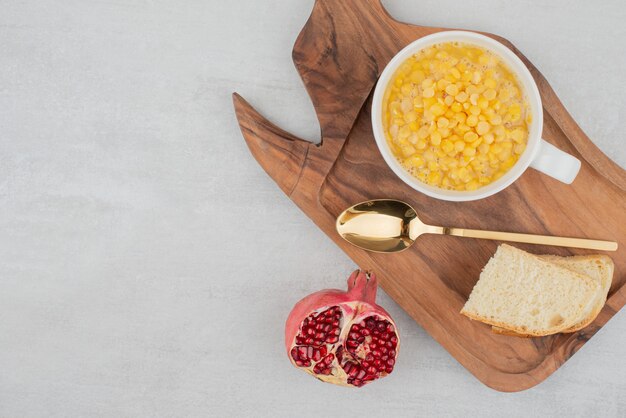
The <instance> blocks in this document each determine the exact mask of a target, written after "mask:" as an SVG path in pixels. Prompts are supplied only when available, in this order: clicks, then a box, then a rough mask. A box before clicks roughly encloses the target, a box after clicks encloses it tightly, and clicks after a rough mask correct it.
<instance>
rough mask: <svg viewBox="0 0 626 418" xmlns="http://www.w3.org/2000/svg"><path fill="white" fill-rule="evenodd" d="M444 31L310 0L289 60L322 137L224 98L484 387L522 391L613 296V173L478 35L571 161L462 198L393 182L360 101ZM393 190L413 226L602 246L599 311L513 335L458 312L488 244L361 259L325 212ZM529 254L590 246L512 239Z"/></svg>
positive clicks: (292, 181) (564, 115)
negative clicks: (561, 174)
mask: <svg viewBox="0 0 626 418" xmlns="http://www.w3.org/2000/svg"><path fill="white" fill-rule="evenodd" d="M441 30H446V29H442V28H429V27H423V26H414V25H409V24H404V23H400V22H397V21H395V20H394V19H392V18H391V17H390V16H389V15H388V14H387V13H386V11H385V10H384V8H383V7H382V5H381V4H380V2H379V1H377V0H370V1H362V0H317V1H316V3H315V6H314V8H313V12H312V14H311V16H310V18H309V20H308V22H307V23H306V25H305V27H304V28H303V30H302V32H301V33H300V36H299V37H298V39H297V40H296V43H295V46H294V49H293V59H294V63H295V65H296V68H297V70H298V72H299V73H300V75H301V77H302V80H303V81H304V84H305V87H306V89H307V91H308V93H309V95H310V97H311V100H312V101H313V104H314V106H315V110H316V112H317V115H318V118H319V121H320V126H321V129H322V143H321V145H316V144H311V143H309V142H307V141H304V140H301V139H299V138H296V137H294V136H293V135H290V134H289V133H287V132H285V131H283V130H282V129H280V128H278V127H276V126H275V125H273V124H271V123H270V122H269V121H267V120H266V119H265V118H263V117H262V116H261V115H260V114H259V113H257V112H256V111H255V110H254V109H253V108H252V107H251V106H250V105H249V104H248V103H247V102H246V101H245V100H244V99H243V98H241V97H240V96H239V95H237V94H235V95H234V103H235V109H236V113H237V117H238V120H239V124H240V126H241V129H242V133H243V136H244V138H245V140H246V141H247V143H248V146H249V148H250V150H251V152H252V154H253V155H254V157H255V158H256V159H257V161H258V162H259V163H260V164H261V166H262V167H263V168H264V169H265V170H266V171H267V173H268V174H269V175H270V176H271V177H272V178H273V179H274V180H275V181H276V182H277V183H278V185H279V186H280V188H281V189H282V190H283V191H284V192H285V193H286V194H287V195H288V196H289V197H290V198H291V199H292V200H293V201H294V202H295V203H296V204H297V205H298V206H299V207H300V208H301V209H302V210H303V211H304V212H305V213H306V214H307V215H308V216H309V217H310V218H311V219H312V220H313V221H314V222H315V223H316V224H317V225H318V226H319V227H320V228H321V229H322V230H323V231H324V232H325V233H326V234H327V235H328V236H329V237H330V238H331V239H332V240H333V241H334V242H335V243H336V244H337V245H338V246H339V247H340V248H341V249H342V250H343V251H345V252H346V254H348V255H349V256H350V257H351V258H352V259H353V260H354V261H355V262H356V263H357V264H358V265H359V266H360V267H361V268H364V269H370V270H373V271H376V272H377V274H379V276H380V279H381V280H380V283H381V286H382V287H383V289H384V290H385V291H386V292H387V293H388V294H389V295H390V296H391V297H392V298H393V299H394V300H395V301H396V302H397V303H398V304H399V305H400V306H401V307H402V308H403V309H404V310H406V311H407V312H408V313H409V315H411V317H413V318H414V319H415V321H417V322H418V323H419V324H420V325H421V326H422V327H424V328H425V329H426V330H427V331H428V332H429V333H430V334H431V335H432V336H433V338H435V339H436V340H437V341H438V342H439V343H440V344H441V345H442V346H443V347H444V348H445V349H446V350H448V351H449V352H450V353H451V354H452V355H453V356H454V357H455V358H456V359H457V360H458V361H459V362H460V363H461V364H463V365H464V366H465V367H466V368H467V369H468V370H469V371H470V372H471V373H472V374H474V375H475V376H476V377H477V378H478V379H480V380H481V381H482V382H483V383H485V384H486V385H488V386H490V387H492V388H494V389H497V390H500V391H519V390H524V389H527V388H530V387H532V386H534V385H536V384H538V383H539V382H541V381H543V380H544V379H545V378H547V377H548V376H549V375H550V374H551V373H553V372H554V371H555V370H556V369H557V368H558V367H559V366H560V365H561V364H563V363H564V362H565V361H567V360H568V359H569V358H570V357H571V356H572V355H573V354H574V353H575V352H576V351H577V350H578V349H580V347H581V346H582V345H583V344H584V343H585V342H586V341H587V340H588V339H589V338H591V337H592V336H593V335H594V334H595V333H596V332H597V331H598V330H599V329H600V328H601V327H602V326H603V325H604V324H606V322H607V321H608V320H609V319H610V318H611V317H612V316H613V315H614V314H615V313H616V312H617V311H618V310H619V309H620V308H622V307H623V306H624V304H625V303H626V288H625V287H624V285H625V284H626V276H625V272H626V257H625V255H626V253H625V252H626V240H625V237H626V172H625V171H624V170H622V169H621V168H620V167H619V166H617V165H616V164H614V163H613V162H612V161H611V160H610V159H608V158H607V157H606V156H605V155H604V154H603V153H602V152H600V151H599V149H598V148H597V147H595V145H593V143H592V142H591V141H590V140H589V138H588V137H587V136H586V135H585V134H584V133H583V132H582V130H581V129H580V128H579V127H578V125H577V124H576V123H575V122H574V121H573V120H572V118H571V116H570V115H569V114H568V112H567V111H566V109H565V108H564V107H563V105H562V104H561V102H560V101H559V100H558V98H557V97H556V95H555V93H554V91H553V90H552V89H551V88H550V86H549V84H548V82H547V81H546V80H545V79H544V78H543V76H542V75H541V74H540V73H539V71H538V70H537V69H536V68H535V67H534V66H533V65H532V64H531V63H530V62H529V61H528V60H527V59H526V58H525V57H524V56H523V55H522V54H521V53H520V52H519V51H518V50H517V49H515V47H514V46H513V45H511V43H509V42H508V41H507V40H505V39H503V38H500V37H497V36H495V35H491V34H486V35H488V36H491V37H493V38H495V39H497V40H499V41H501V42H503V43H504V44H505V45H507V46H508V47H510V48H511V49H512V50H513V51H515V52H516V53H517V54H518V55H519V56H520V57H521V58H522V60H524V62H525V63H526V64H527V65H528V67H529V68H530V70H531V73H532V74H533V76H534V78H535V80H536V82H537V84H538V86H539V90H540V92H541V96H542V100H543V104H544V131H543V137H544V139H546V140H547V141H549V142H551V143H552V144H554V145H556V146H557V147H559V148H560V149H562V150H564V151H566V152H569V153H571V154H573V155H575V156H576V157H577V158H579V159H580V160H581V161H582V168H581V171H580V174H579V175H578V177H577V178H576V180H575V181H574V183H573V184H572V185H569V186H568V185H564V184H562V183H560V182H558V181H556V180H554V179H552V178H549V177H547V176H545V175H542V174H540V173H538V172H536V171H534V170H528V171H527V172H526V173H525V174H524V175H523V176H522V177H521V178H520V179H519V180H518V181H517V182H515V183H514V184H513V185H512V186H511V187H509V188H507V189H506V190H504V191H503V192H501V193H498V194H496V195H495V196H492V197H489V198H487V199H483V200H479V201H474V202H464V203H455V202H445V201H439V200H435V199H431V198H429V197H427V196H425V195H422V194H420V193H418V192H416V191H415V190H413V189H411V188H410V187H408V186H407V185H405V184H404V183H402V182H401V181H400V180H399V179H398V178H397V177H396V176H395V175H394V174H393V172H392V171H391V170H390V169H389V168H388V167H387V166H386V164H385V163H384V161H383V159H382V157H381V155H380V153H379V151H378V149H377V148H376V145H375V142H374V139H373V135H372V132H371V125H370V95H371V93H372V90H373V87H374V85H375V83H376V80H377V78H378V76H379V75H380V73H381V72H382V70H383V69H384V67H385V65H386V63H387V62H388V61H389V60H390V59H391V58H392V57H393V55H394V54H395V53H397V52H398V51H399V50H400V49H402V48H403V47H404V46H406V45H407V44H408V43H410V42H411V41H413V40H415V39H418V38H420V37H422V36H425V35H428V34H430V33H434V32H438V31H441ZM383 197H386V198H397V199H402V200H405V201H407V202H408V203H410V204H411V205H412V206H413V207H415V208H416V209H417V210H418V212H419V213H420V217H421V218H422V219H423V220H424V221H425V222H426V223H431V224H436V225H446V226H458V227H465V228H477V229H494V230H502V231H515V232H527V233H536V234H551V235H562V236H577V237H588V238H599V239H607V240H615V241H618V242H619V245H620V249H619V251H618V252H616V253H611V254H609V255H610V256H611V257H612V258H613V260H614V261H615V275H614V279H613V285H612V287H611V291H610V292H609V299H608V301H607V304H606V306H605V308H604V309H603V311H602V312H601V313H600V315H599V316H598V318H597V319H596V320H595V321H594V322H593V324H591V325H590V326H588V327H586V328H585V329H583V330H581V331H579V332H576V333H574V334H560V335H555V336H549V337H543V338H530V339H522V338H515V337H508V336H502V335H496V334H493V333H492V332H491V330H490V327H489V326H487V325H485V324H481V323H478V322H474V321H470V320H469V319H467V318H465V317H463V316H462V315H460V314H459V311H460V309H461V307H462V305H463V303H464V302H465V300H466V299H467V297H468V295H469V293H470V291H471V289H472V287H473V286H474V284H475V282H476V280H477V279H478V276H479V273H480V270H481V268H482V267H483V266H484V265H485V264H486V262H487V260H488V259H489V257H490V256H491V255H492V254H493V253H494V252H495V249H496V247H497V245H498V243H497V242H490V241H482V240H472V239H463V238H456V237H445V236H428V235H425V236H422V237H420V238H419V242H418V243H417V245H414V246H413V247H411V248H410V249H409V250H407V251H405V252H402V253H398V254H375V253H368V252H365V251H363V250H360V249H358V248H356V247H353V246H351V245H350V244H348V243H347V242H345V241H343V240H342V239H341V238H340V237H339V236H338V235H337V234H336V232H335V218H336V216H337V215H338V214H339V213H340V212H341V211H342V210H343V209H345V208H346V207H348V206H350V205H352V204H354V203H356V202H359V201H362V200H366V199H373V198H383ZM518 247H520V248H522V249H524V250H527V251H531V252H534V253H549V254H558V255H575V254H588V253H590V252H589V251H586V250H577V249H564V248H554V247H543V246H530V245H518Z"/></svg>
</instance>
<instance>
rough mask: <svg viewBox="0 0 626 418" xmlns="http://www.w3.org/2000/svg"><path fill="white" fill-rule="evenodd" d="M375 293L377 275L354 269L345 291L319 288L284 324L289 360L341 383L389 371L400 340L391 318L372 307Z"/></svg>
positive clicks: (363, 380) (352, 383)
mask: <svg viewBox="0 0 626 418" xmlns="http://www.w3.org/2000/svg"><path fill="white" fill-rule="evenodd" d="M376 291H377V279H376V276H375V275H374V274H370V275H368V274H367V273H365V272H362V271H359V270H356V271H354V272H353V273H352V274H351V275H350V277H349V278H348V290H347V291H342V290H338V289H326V290H321V291H318V292H315V293H313V294H310V295H308V296H306V297H305V298H303V299H302V300H300V301H299V302H298V303H296V305H295V306H294V308H293V309H292V311H291V313H290V314H289V317H288V319H287V322H286V324H285V348H286V350H287V354H288V356H289V358H290V360H291V362H292V364H293V365H294V366H296V367H298V368H301V369H303V370H304V371H306V372H307V373H309V374H311V375H313V376H315V377H316V378H318V379H320V380H322V381H325V382H329V383H334V384H337V385H342V386H357V387H359V386H362V385H364V384H367V383H370V382H371V381H373V380H376V379H378V378H380V377H384V376H386V375H387V374H389V373H391V371H393V366H394V365H395V359H396V357H397V353H398V350H399V344H400V342H399V338H398V334H397V329H396V326H395V323H394V322H393V319H391V316H390V315H389V313H388V312H387V311H385V310H384V309H383V308H381V307H380V306H378V305H376V302H375V301H376ZM309 337H310V338H309ZM307 353H308V354H307ZM322 356H324V358H322ZM320 359H321V360H320ZM314 363H316V364H314Z"/></svg>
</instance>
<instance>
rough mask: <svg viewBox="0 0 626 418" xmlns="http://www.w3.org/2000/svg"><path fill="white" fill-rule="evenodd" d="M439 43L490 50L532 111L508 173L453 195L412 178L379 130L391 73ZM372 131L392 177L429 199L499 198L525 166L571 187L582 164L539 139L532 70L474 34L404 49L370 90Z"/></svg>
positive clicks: (438, 36) (450, 34)
mask: <svg viewBox="0 0 626 418" xmlns="http://www.w3.org/2000/svg"><path fill="white" fill-rule="evenodd" d="M442 42H459V43H465V44H471V45H475V46H478V47H481V48H483V49H486V50H489V51H491V52H492V53H494V54H495V55H496V56H497V57H499V58H500V59H502V61H504V62H505V63H506V64H507V65H508V67H509V68H510V69H511V70H512V71H513V73H515V74H516V75H517V78H518V81H519V82H520V83H521V84H522V89H523V94H524V95H525V98H526V100H527V101H528V104H529V108H530V112H531V113H532V122H531V124H530V126H529V127H528V140H527V144H526V149H525V150H524V152H523V153H522V155H521V156H520V158H519V160H518V161H517V163H515V165H514V166H513V167H511V169H510V170H509V171H508V172H507V173H506V174H505V175H503V176H502V177H500V178H499V179H498V180H496V181H494V182H492V183H489V184H487V185H485V186H483V187H481V188H479V189H477V190H472V191H457V190H445V189H441V188H438V187H434V186H430V185H428V184H426V183H423V182H421V181H419V180H418V179H417V178H415V177H413V176H412V175H411V174H410V173H409V172H408V171H407V170H406V169H405V168H404V167H402V165H400V163H399V162H398V160H397V159H396V157H394V155H393V154H392V152H391V150H390V148H389V145H388V143H387V139H386V136H385V131H384V129H383V119H382V118H383V108H382V106H383V97H384V95H385V90H386V89H387V86H388V84H389V82H390V81H391V79H392V77H393V75H394V73H395V72H396V70H397V69H398V67H400V66H401V65H402V63H404V61H406V60H407V59H408V58H409V57H410V56H411V55H413V54H415V53H416V52H418V51H420V50H422V49H424V48H427V47H429V46H432V45H434V44H439V43H442ZM372 128H373V131H374V138H375V139H376V144H377V145H378V149H379V150H380V152H381V154H382V156H383V158H384V159H385V162H386V163H387V164H388V165H389V167H390V168H391V169H392V170H393V172H394V173H395V174H396V175H398V177H400V179H402V181H404V182H405V183H406V184H408V185H409V186H411V187H412V188H414V189H415V190H417V191H419V192H422V193H424V194H426V195H428V196H431V197H434V198H437V199H442V200H450V201H457V202H461V201H470V200H477V199H483V198H485V197H488V196H491V195H493V194H495V193H498V192H499V191H501V190H502V189H504V188H505V187H507V186H509V185H510V184H511V183H513V182H514V181H515V180H517V179H518V178H519V177H520V176H521V175H522V174H523V173H524V171H526V169H527V168H528V167H532V168H534V169H535V170H539V171H541V172H542V173H544V174H547V175H549V176H550V177H553V178H555V179H557V180H559V181H562V182H563V183H566V184H570V183H572V181H574V178H575V177H576V175H577V174H578V171H579V170H580V161H579V160H578V159H577V158H575V157H573V156H572V155H570V154H567V153H566V152H563V151H561V150H559V149H558V148H556V147H555V146H554V145H552V144H550V143H548V142H547V141H545V140H544V139H542V138H541V133H542V129H543V107H542V105H541V96H540V95H539V89H538V88H537V84H535V80H534V79H533V77H532V75H531V74H530V71H528V68H527V67H526V65H524V63H523V62H522V60H520V59H519V57H518V56H517V55H515V53H513V51H511V50H510V49H509V48H507V47H506V46H504V45H503V44H501V43H500V42H498V41H496V40H494V39H492V38H489V37H487V36H484V35H480V34H478V33H474V32H465V31H444V32H438V33H434V34H432V35H428V36H424V37H423V38H420V39H418V40H416V41H414V42H412V43H411V44H409V45H408V46H406V47H405V48H404V49H402V50H401V51H400V52H398V54H396V56H395V57H393V59H392V60H391V61H389V64H387V66H386V67H385V70H384V71H383V73H382V74H381V76H380V79H379V80H378V84H377V85H376V89H375V90H374V99H373V102H372Z"/></svg>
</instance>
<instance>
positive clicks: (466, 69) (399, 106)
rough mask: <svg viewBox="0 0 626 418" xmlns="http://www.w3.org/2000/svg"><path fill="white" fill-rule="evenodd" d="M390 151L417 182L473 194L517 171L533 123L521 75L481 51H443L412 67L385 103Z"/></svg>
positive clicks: (421, 55) (421, 57) (403, 69)
mask: <svg viewBox="0 0 626 418" xmlns="http://www.w3.org/2000/svg"><path fill="white" fill-rule="evenodd" d="M382 113H383V114H382V117H383V127H384V129H385V136H386V137H387V141H388V143H389V146H390V149H391V151H392V152H393V153H394V154H395V155H396V157H398V160H399V161H401V162H402V164H403V165H404V166H405V167H406V168H407V169H408V170H409V171H410V173H411V174H412V175H413V176H415V177H416V178H417V179H418V180H420V181H423V182H426V183H428V184H431V185H434V186H437V187H443V188H446V189H451V190H474V189H477V188H479V187H483V186H484V185H487V184H489V183H491V182H492V181H495V180H496V179H497V178H499V177H501V176H502V175H504V174H505V173H506V172H507V171H508V170H509V169H510V168H511V167H513V166H514V165H515V164H516V162H517V161H518V159H519V156H520V155H521V154H522V153H523V152H524V150H525V148H526V142H527V137H528V126H529V125H530V124H531V123H532V115H531V114H530V112H529V109H528V104H527V103H526V102H524V100H523V95H522V93H521V88H520V84H519V82H518V81H517V79H516V78H515V75H514V74H513V73H511V71H510V70H509V69H508V68H507V67H506V66H505V64H504V63H503V62H501V60H499V59H498V57H497V56H495V55H493V54H492V53H485V51H484V50H482V49H481V48H478V47H474V46H470V45H465V44H453V43H443V44H437V45H434V46H432V47H428V48H426V49H424V50H422V51H419V52H418V53H416V54H414V55H413V56H411V57H410V58H409V59H407V60H406V61H405V62H404V63H403V64H402V65H401V66H400V68H399V69H398V70H397V72H396V74H395V75H394V79H393V80H392V82H390V84H389V86H388V87H387V91H386V92H385V95H384V98H383V112H382Z"/></svg>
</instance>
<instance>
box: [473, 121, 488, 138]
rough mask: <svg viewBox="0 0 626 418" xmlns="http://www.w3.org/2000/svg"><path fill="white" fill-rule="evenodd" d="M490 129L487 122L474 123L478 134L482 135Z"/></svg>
mask: <svg viewBox="0 0 626 418" xmlns="http://www.w3.org/2000/svg"><path fill="white" fill-rule="evenodd" d="M490 129H491V125H489V124H488V123H487V122H478V124H477V125H476V133H477V134H478V135H484V134H486V133H487V132H489V130H490Z"/></svg>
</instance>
